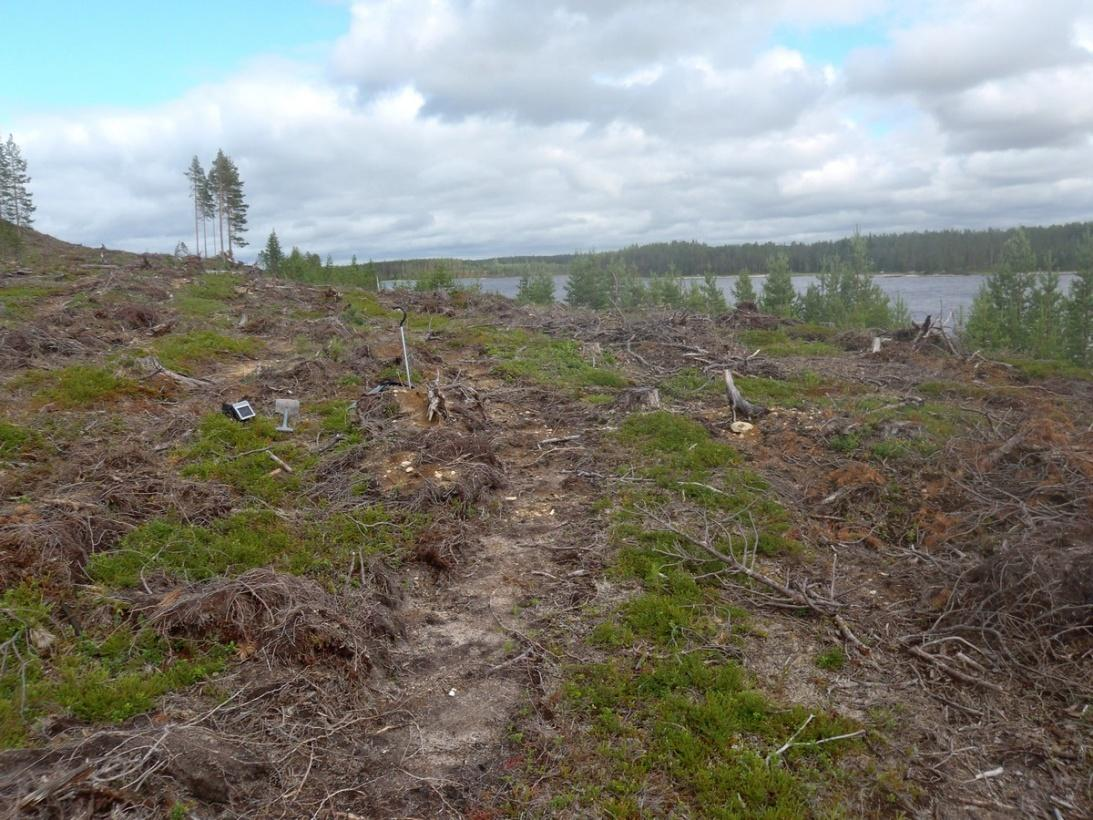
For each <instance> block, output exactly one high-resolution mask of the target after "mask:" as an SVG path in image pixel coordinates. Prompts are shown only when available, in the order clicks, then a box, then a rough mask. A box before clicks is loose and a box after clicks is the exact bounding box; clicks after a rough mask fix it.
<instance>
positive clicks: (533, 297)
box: [516, 273, 554, 305]
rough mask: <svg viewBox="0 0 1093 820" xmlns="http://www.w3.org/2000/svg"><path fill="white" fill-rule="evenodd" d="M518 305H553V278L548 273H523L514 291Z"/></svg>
mask: <svg viewBox="0 0 1093 820" xmlns="http://www.w3.org/2000/svg"><path fill="white" fill-rule="evenodd" d="M516 303H517V304H519V305H550V304H553V303H554V277H553V276H551V275H550V274H549V273H525V274H524V275H523V276H521V277H520V284H519V286H518V287H517V289H516Z"/></svg>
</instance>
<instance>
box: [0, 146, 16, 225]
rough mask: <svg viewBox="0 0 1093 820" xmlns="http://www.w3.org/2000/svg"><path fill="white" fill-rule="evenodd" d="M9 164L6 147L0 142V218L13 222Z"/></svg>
mask: <svg viewBox="0 0 1093 820" xmlns="http://www.w3.org/2000/svg"><path fill="white" fill-rule="evenodd" d="M12 201H13V197H12V194H11V165H10V163H9V162H8V150H7V147H6V146H5V145H4V144H3V143H2V142H0V219H3V220H6V221H7V222H14V221H15V220H14V218H13V214H12Z"/></svg>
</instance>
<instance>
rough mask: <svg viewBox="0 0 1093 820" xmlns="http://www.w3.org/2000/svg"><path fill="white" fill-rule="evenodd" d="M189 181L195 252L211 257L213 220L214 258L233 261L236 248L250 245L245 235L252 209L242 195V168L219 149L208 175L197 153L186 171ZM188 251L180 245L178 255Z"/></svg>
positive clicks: (182, 244)
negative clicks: (223, 257) (248, 215)
mask: <svg viewBox="0 0 1093 820" xmlns="http://www.w3.org/2000/svg"><path fill="white" fill-rule="evenodd" d="M186 178H187V179H188V180H189V181H190V199H192V200H193V203H194V253H195V254H196V255H198V256H204V257H206V258H208V256H209V233H210V231H209V229H208V225H209V222H210V221H211V222H212V223H213V227H212V231H211V233H212V238H213V255H214V256H225V257H227V258H228V259H232V258H233V251H234V248H236V247H243V246H245V245H246V244H247V241H246V238H245V237H244V232H245V231H246V229H247V209H248V208H249V207H250V206H248V205H247V202H246V199H245V198H244V196H243V180H242V178H241V177H240V175H239V168H238V167H237V166H236V164H235V162H234V161H233V160H232V158H231V157H229V156H228V155H226V154H225V153H224V152H223V150H217V152H216V157H215V158H214V159H213V161H212V164H211V165H210V166H209V172H208V173H207V174H206V173H205V170H204V169H203V168H202V167H201V160H199V159H198V158H197V155H196V154H195V155H194V158H193V159H192V160H191V161H190V167H189V168H188V169H187V170H186ZM186 250H188V249H187V248H186V246H185V243H182V242H180V243H179V244H178V247H176V248H175V253H176V255H184V254H185V252H186ZM202 250H204V252H202Z"/></svg>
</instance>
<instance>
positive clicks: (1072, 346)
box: [1066, 233, 1093, 366]
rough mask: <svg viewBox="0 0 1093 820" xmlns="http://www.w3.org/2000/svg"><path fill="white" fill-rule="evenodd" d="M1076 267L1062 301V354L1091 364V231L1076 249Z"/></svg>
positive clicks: (1092, 280) (1092, 296)
mask: <svg viewBox="0 0 1093 820" xmlns="http://www.w3.org/2000/svg"><path fill="white" fill-rule="evenodd" d="M1078 264H1079V270H1078V272H1077V275H1076V276H1075V277H1074V281H1073V282H1071V283H1070V298H1069V299H1067V304H1066V355H1067V358H1068V359H1070V360H1071V361H1072V362H1075V363H1076V364H1080V365H1086V366H1090V365H1093V233H1087V234H1086V235H1085V237H1084V238H1083V239H1082V242H1081V244H1080V245H1079V249H1078Z"/></svg>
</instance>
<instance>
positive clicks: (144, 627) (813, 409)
mask: <svg viewBox="0 0 1093 820" xmlns="http://www.w3.org/2000/svg"><path fill="white" fill-rule="evenodd" d="M397 304H401V305H402V306H404V307H405V308H406V309H407V310H408V311H409V316H410V318H409V321H408V324H407V331H408V333H407V336H408V340H409V344H410V349H411V362H412V364H413V369H414V374H413V375H414V387H413V389H408V388H406V387H405V386H401V385H400V384H399V382H400V380H401V381H404V376H403V375H402V374H401V364H402V362H401V347H400V345H399V342H398V333H397V325H398V316H399V314H398V313H397V312H396V311H395V310H394V308H395V306H396V305H397ZM870 341H871V338H870V335H869V334H845V335H841V336H840V335H838V334H835V333H834V332H833V331H831V330H830V329H827V328H820V327H808V326H801V325H795V324H787V323H784V322H781V321H779V320H777V319H774V318H772V317H764V316H760V315H757V314H754V313H751V312H747V311H737V312H733V313H731V314H728V315H726V316H721V317H716V318H710V317H704V316H696V315H683V314H668V313H661V314H649V313H646V314H641V315H618V314H613V313H602V314H590V313H583V312H577V311H570V310H567V309H565V308H562V307H555V308H551V309H528V308H519V307H517V306H515V305H513V304H512V303H511V302H508V301H506V300H503V299H500V298H494V297H485V296H479V295H474V294H464V293H455V294H451V295H449V294H443V293H441V294H436V293H429V294H408V293H383V294H379V295H377V294H374V293H369V292H367V291H364V290H355V289H352V288H337V289H335V288H322V287H306V286H301V285H297V284H294V283H289V282H283V281H277V280H273V279H269V278H266V277H264V276H262V275H260V274H258V273H257V272H254V271H249V270H243V269H236V270H231V271H222V272H205V271H204V270H203V268H202V266H201V264H200V263H199V262H198V261H197V260H190V261H189V262H180V261H176V260H172V259H169V258H166V257H158V256H151V257H143V258H142V257H139V256H133V255H129V254H121V253H113V252H111V253H108V254H107V255H106V258H100V254H99V251H92V250H90V249H83V248H79V247H78V246H71V245H65V244H63V243H58V242H56V241H54V240H46V239H45V238H41V239H40V240H38V241H36V242H32V243H30V248H29V250H27V249H25V250H24V252H23V254H22V256H21V257H20V259H18V260H11V261H9V262H7V263H0V384H2V388H0V419H2V420H0V551H2V553H3V555H2V561H0V748H3V749H4V751H0V803H2V805H3V807H4V809H5V810H6V811H8V812H9V813H10V814H11V815H12V816H32V817H33V816H42V817H47V816H48V817H53V816H64V817H68V816H88V817H90V816H96V815H101V816H107V815H109V816H134V817H144V816H170V817H200V818H204V817H235V816H247V817H473V818H491V817H508V816H515V817H558V816H562V817H567V816H568V817H587V816H611V817H639V816H640V817H657V816H680V817H685V816H694V817H699V816H709V817H801V816H813V815H814V816H849V817H857V816H878V817H888V816H916V817H917V816H922V817H931V816H937V817H965V816H966V817H1026V816H1043V817H1064V818H1079V817H1084V816H1090V814H1091V813H1093V785H1091V782H1090V778H1091V774H1090V773H1091V771H1093V767H1091V766H1090V746H1089V743H1090V736H1091V719H1093V717H1091V714H1090V711H1089V698H1090V694H1091V692H1090V690H1091V686H1090V681H1091V680H1093V677H1091V675H1090V671H1091V664H1090V652H1091V649H1093V642H1091V638H1093V635H1091V624H1093V619H1091V615H1093V515H1091V513H1093V490H1091V486H1093V481H1091V479H1093V381H1091V380H1090V374H1089V373H1087V372H1080V371H1074V370H1067V369H1065V368H1060V367H1058V366H1051V365H1046V364H1043V363H1033V362H1019V361H1010V362H997V361H992V360H989V359H987V358H984V357H983V356H981V355H970V356H969V355H966V353H964V352H962V351H959V350H958V349H956V348H953V349H950V347H949V345H948V344H946V343H944V340H941V339H938V338H933V339H927V340H923V341H919V342H915V341H914V340H913V339H908V340H904V341H899V340H893V341H891V342H888V343H886V344H885V345H884V347H883V348H882V350H881V352H880V353H878V354H872V353H869V352H868V349H869V345H870ZM726 369H731V370H732V371H733V373H734V375H735V381H736V384H737V386H739V387H740V389H741V390H742V391H743V393H744V395H745V396H746V397H747V398H748V399H749V400H750V401H752V402H754V403H756V404H758V405H761V406H762V412H760V413H758V414H756V416H755V417H754V418H749V419H747V421H748V422H749V424H751V425H752V426H751V428H750V429H747V430H744V431H743V432H734V431H733V429H732V427H731V425H732V422H733V421H734V420H745V419H743V417H739V418H738V419H734V417H733V412H732V409H731V407H730V406H729V404H728V402H727V399H726V392H725V388H724V382H723V373H724V370H726ZM648 388H655V389H656V394H655V395H654V394H653V393H652V392H651V390H649V389H648ZM244 398H245V399H248V400H250V401H251V402H252V404H253V405H254V407H255V409H256V411H257V413H258V417H257V418H256V419H254V420H253V421H250V422H247V423H245V424H242V423H239V422H238V421H234V420H232V419H229V418H228V417H227V416H225V415H224V414H223V413H222V412H221V405H222V403H224V402H228V401H238V400H240V399H244ZM284 398H295V399H298V400H299V401H300V404H301V415H300V417H299V419H297V420H296V421H295V422H294V425H295V431H294V432H292V433H283V432H278V431H277V430H276V429H275V428H276V426H277V423H278V421H277V420H276V419H275V418H274V402H275V401H276V400H277V399H284ZM738 429H740V428H739V427H738Z"/></svg>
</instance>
